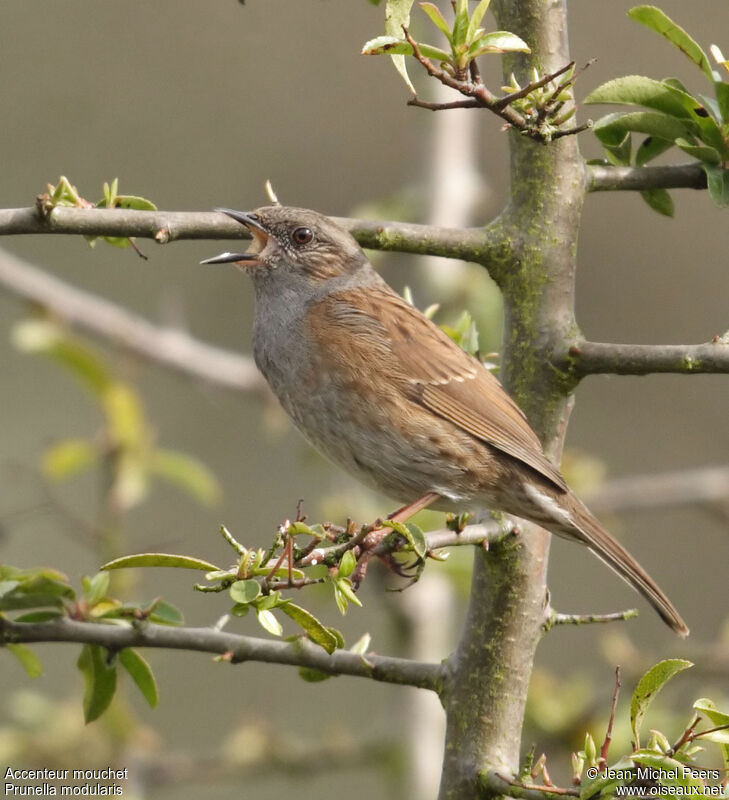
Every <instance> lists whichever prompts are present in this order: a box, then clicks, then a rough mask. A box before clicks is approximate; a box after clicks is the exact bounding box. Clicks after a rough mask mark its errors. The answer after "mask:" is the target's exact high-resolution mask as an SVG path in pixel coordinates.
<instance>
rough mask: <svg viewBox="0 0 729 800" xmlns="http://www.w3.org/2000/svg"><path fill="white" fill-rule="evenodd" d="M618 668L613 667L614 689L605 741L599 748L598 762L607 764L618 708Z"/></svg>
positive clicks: (619, 684)
mask: <svg viewBox="0 0 729 800" xmlns="http://www.w3.org/2000/svg"><path fill="white" fill-rule="evenodd" d="M620 686H621V683H620V667H615V687H614V689H613V699H612V702H611V703H610V719H609V720H608V724H607V730H606V731H605V740H604V741H603V743H602V747H601V748H600V762H601V763H603V764H607V762H608V754H609V752H610V743H611V742H612V740H613V724H614V723H615V709H616V708H617V707H618V697H619V696H620Z"/></svg>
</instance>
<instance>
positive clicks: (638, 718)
mask: <svg viewBox="0 0 729 800" xmlns="http://www.w3.org/2000/svg"><path fill="white" fill-rule="evenodd" d="M689 667H693V664H692V663H691V662H690V661H685V660H684V659H682V658H669V659H666V660H665V661H659V662H658V663H657V664H655V665H654V666H652V667H651V668H650V669H649V670H648V672H646V673H645V675H643V677H642V678H641V679H640V680H639V681H638V685H637V686H636V687H635V691H634V692H633V697H632V698H631V701H630V726H631V729H632V731H633V742H634V744H635V747H636V748H638V747H640V726H641V724H642V722H643V717H644V716H645V714H646V711H647V710H648V707H649V706H650V704H651V702H652V701H653V698H654V697H655V696H656V695H657V694H658V692H659V691H660V690H661V689H662V688H663V686H665V684H666V683H667V682H668V681H669V680H671V678H673V676H674V675H678V673H679V672H683V670H685V669H688V668H689Z"/></svg>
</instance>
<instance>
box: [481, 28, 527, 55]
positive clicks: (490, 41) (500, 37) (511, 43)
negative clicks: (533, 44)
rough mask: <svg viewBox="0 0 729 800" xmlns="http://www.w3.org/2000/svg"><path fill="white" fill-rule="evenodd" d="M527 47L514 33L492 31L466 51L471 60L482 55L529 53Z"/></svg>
mask: <svg viewBox="0 0 729 800" xmlns="http://www.w3.org/2000/svg"><path fill="white" fill-rule="evenodd" d="M531 52H532V51H531V48H530V47H529V45H528V44H527V43H526V42H525V41H524V40H523V39H521V38H519V37H518V36H517V35H516V34H515V33H510V32H509V31H493V32H492V33H487V34H485V35H484V36H482V37H481V38H480V39H479V40H478V41H476V42H474V43H473V44H472V45H471V46H470V47H469V49H468V55H469V56H471V57H472V58H476V57H477V56H480V55H483V54H484V53H531Z"/></svg>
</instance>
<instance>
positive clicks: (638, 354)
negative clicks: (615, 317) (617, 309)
mask: <svg viewBox="0 0 729 800" xmlns="http://www.w3.org/2000/svg"><path fill="white" fill-rule="evenodd" d="M726 338H727V337H726V336H721V337H719V336H717V337H716V339H715V340H714V341H712V342H706V343H704V344H612V343H605V342H586V341H583V342H579V343H578V344H575V345H573V346H572V347H570V348H569V351H568V353H566V354H565V355H564V357H563V358H561V359H558V360H556V361H555V364H556V366H557V367H558V368H560V369H563V370H564V371H565V372H567V373H569V374H570V375H573V376H575V377H577V378H582V377H584V376H586V375H595V374H606V373H607V374H612V375H649V374H651V373H655V372H667V373H676V374H679V375H693V374H696V373H725V372H729V342H727V341H726Z"/></svg>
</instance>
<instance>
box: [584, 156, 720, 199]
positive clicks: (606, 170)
mask: <svg viewBox="0 0 729 800" xmlns="http://www.w3.org/2000/svg"><path fill="white" fill-rule="evenodd" d="M587 176H588V177H587V191H588V192H611V191H626V190H627V191H632V192H643V191H646V190H648V189H706V173H705V172H704V170H703V169H702V168H701V165H700V164H697V163H692V164H676V165H672V166H671V165H669V166H662V167H610V166H604V167H603V166H598V165H590V166H588V167H587Z"/></svg>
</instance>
